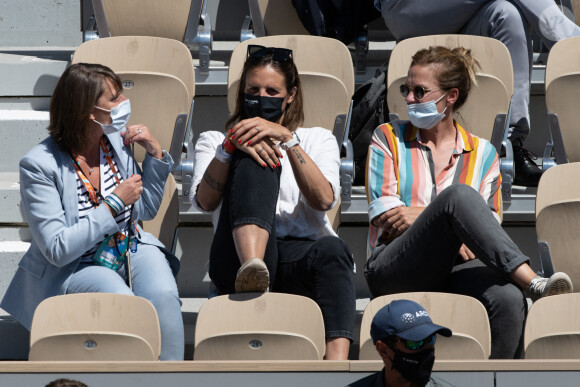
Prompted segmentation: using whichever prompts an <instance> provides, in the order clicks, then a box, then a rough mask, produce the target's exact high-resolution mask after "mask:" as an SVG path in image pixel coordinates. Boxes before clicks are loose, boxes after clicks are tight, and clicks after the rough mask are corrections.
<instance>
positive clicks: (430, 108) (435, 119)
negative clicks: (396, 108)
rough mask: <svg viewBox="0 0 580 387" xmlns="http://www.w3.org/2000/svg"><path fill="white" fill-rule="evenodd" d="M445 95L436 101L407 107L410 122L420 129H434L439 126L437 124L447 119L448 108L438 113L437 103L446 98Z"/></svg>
mask: <svg viewBox="0 0 580 387" xmlns="http://www.w3.org/2000/svg"><path fill="white" fill-rule="evenodd" d="M445 94H447V93H445ZM445 94H443V95H442V96H441V97H440V98H439V99H438V100H436V101H428V102H423V103H413V104H410V105H407V112H408V113H409V121H411V123H412V124H413V125H414V126H415V127H417V128H419V129H432V128H434V127H435V126H437V124H438V123H439V122H441V120H442V119H443V118H445V110H447V106H445V109H443V111H442V112H441V113H439V112H438V111H437V103H438V102H439V101H441V99H442V98H443V97H445Z"/></svg>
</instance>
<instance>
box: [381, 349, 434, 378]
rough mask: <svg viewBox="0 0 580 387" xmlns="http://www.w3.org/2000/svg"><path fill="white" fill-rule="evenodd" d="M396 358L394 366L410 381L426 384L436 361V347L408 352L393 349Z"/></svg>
mask: <svg viewBox="0 0 580 387" xmlns="http://www.w3.org/2000/svg"><path fill="white" fill-rule="evenodd" d="M393 351H394V352H395V358H394V359H393V360H391V361H392V362H393V368H394V369H396V370H397V371H399V373H400V374H401V375H403V376H404V377H405V379H407V380H408V381H410V382H413V383H417V384H418V385H420V386H424V385H426V384H427V383H428V382H429V378H430V377H431V370H432V369H433V364H434V363H435V349H434V348H429V349H425V350H423V351H419V352H413V353H407V352H401V351H399V350H397V349H393Z"/></svg>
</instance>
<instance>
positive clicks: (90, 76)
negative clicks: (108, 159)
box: [48, 63, 123, 152]
mask: <svg viewBox="0 0 580 387" xmlns="http://www.w3.org/2000/svg"><path fill="white" fill-rule="evenodd" d="M107 79H109V80H111V81H112V82H113V84H114V85H115V86H116V87H117V89H118V90H122V89H123V85H122V83H121V79H120V78H119V76H117V74H115V73H114V72H113V70H111V69H110V68H108V67H107V66H103V65H100V64H92V63H76V64H73V65H71V66H70V67H68V68H67V69H66V70H65V71H64V73H63V74H62V75H61V77H60V79H59V81H58V83H57V85H56V88H55V89H54V92H53V94H52V98H51V100H50V124H49V126H48V131H49V133H50V136H51V137H52V138H53V139H54V141H55V142H56V143H57V144H58V146H59V148H60V149H61V150H63V151H65V152H73V151H75V152H80V151H82V150H84V147H85V146H87V145H88V143H89V137H90V134H89V129H88V127H89V122H90V114H91V111H92V109H93V107H94V106H95V105H96V104H97V101H98V100H99V98H100V97H101V95H103V93H104V91H105V84H106V80H107Z"/></svg>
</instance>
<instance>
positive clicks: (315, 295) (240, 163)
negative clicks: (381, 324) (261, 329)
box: [209, 152, 355, 340]
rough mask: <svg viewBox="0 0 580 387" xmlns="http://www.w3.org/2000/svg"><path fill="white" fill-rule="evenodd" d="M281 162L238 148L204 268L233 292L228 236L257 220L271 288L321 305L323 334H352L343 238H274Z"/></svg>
mask: <svg viewBox="0 0 580 387" xmlns="http://www.w3.org/2000/svg"><path fill="white" fill-rule="evenodd" d="M279 187H280V167H278V168H277V169H276V170H271V169H270V168H262V167H261V166H259V165H258V164H257V163H256V162H255V161H254V160H253V159H252V158H250V157H249V156H248V155H247V154H246V153H241V152H237V153H236V155H235V157H234V161H233V163H232V168H231V172H230V177H229V179H228V185H227V187H226V190H225V192H224V197H223V200H222V208H221V213H220V218H219V222H218V226H217V229H216V233H215V235H214V240H213V243H212V246H211V252H210V265H209V274H210V277H211V279H212V281H213V282H214V284H215V285H216V287H217V290H218V293H219V294H230V293H234V292H235V290H234V282H235V279H236V274H237V271H238V269H239V268H240V261H239V258H238V255H237V253H236V248H235V244H234V240H233V236H232V231H233V229H234V228H235V227H237V226H240V225H242V224H256V225H258V226H260V227H262V228H264V229H265V230H267V231H268V232H269V233H270V237H269V239H268V244H267V247H266V254H265V256H264V262H265V263H266V266H267V267H268V270H269V272H270V281H271V284H270V285H271V289H272V290H273V291H277V292H283V293H291V294H298V295H302V296H306V297H309V298H312V299H313V300H314V301H316V303H317V304H318V306H320V309H321V311H322V316H323V318H324V325H325V330H326V337H327V338H333V337H346V338H348V339H350V340H352V339H353V335H352V332H353V330H354V320H355V290H354V272H353V268H354V260H353V257H352V254H351V252H350V249H349V248H348V246H347V244H346V243H344V242H343V241H342V240H341V239H339V238H337V237H334V236H326V237H322V238H320V239H318V240H316V241H312V240H303V239H297V238H292V237H286V238H284V239H277V238H276V227H275V222H274V219H275V215H276V203H277V201H278V191H279Z"/></svg>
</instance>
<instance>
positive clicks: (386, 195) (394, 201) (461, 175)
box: [366, 121, 502, 250]
mask: <svg viewBox="0 0 580 387" xmlns="http://www.w3.org/2000/svg"><path fill="white" fill-rule="evenodd" d="M455 126H456V128H457V138H456V141H455V149H454V150H453V154H452V157H451V160H450V163H449V165H448V166H447V167H445V168H444V169H443V170H442V171H441V172H440V173H439V175H438V176H434V175H435V171H434V169H435V167H434V163H433V158H432V156H431V150H430V149H429V147H428V146H426V145H425V144H424V143H422V142H421V137H420V132H419V130H418V129H417V128H416V127H414V126H413V125H412V124H411V123H410V122H408V121H394V122H392V123H389V124H383V125H381V126H379V127H378V128H377V129H375V131H374V133H373V136H372V140H371V145H370V147H369V153H368V158H367V166H366V190H367V200H368V202H369V219H370V220H372V219H374V218H375V217H377V216H379V215H381V214H382V213H384V212H385V211H388V210H390V209H392V208H395V207H399V206H409V207H426V206H427V205H428V204H429V203H431V202H432V201H433V199H435V197H436V196H437V194H438V193H440V192H441V191H443V190H444V189H445V188H447V187H449V186H450V185H451V184H458V183H459V184H467V185H469V186H471V187H473V188H474V189H475V190H477V191H478V192H479V193H480V194H481V196H482V197H483V198H484V199H485V200H486V202H487V203H488V205H489V207H490V208H491V210H492V211H493V213H494V215H495V216H496V218H497V220H498V222H499V221H500V214H501V211H502V200H501V189H500V187H501V175H500V171H499V159H498V156H497V152H496V151H495V148H494V147H493V146H492V145H491V143H490V142H489V141H487V140H484V139H482V138H479V137H477V136H474V135H471V134H470V133H469V132H467V131H466V130H465V129H463V128H462V127H461V126H460V125H459V124H458V123H457V122H455ZM382 231H383V230H382V229H380V228H378V227H375V226H373V225H372V223H371V224H370V231H369V244H370V246H369V247H370V249H371V250H372V249H373V248H374V247H375V246H377V245H378V244H380V242H379V237H380V236H381V234H382Z"/></svg>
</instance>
